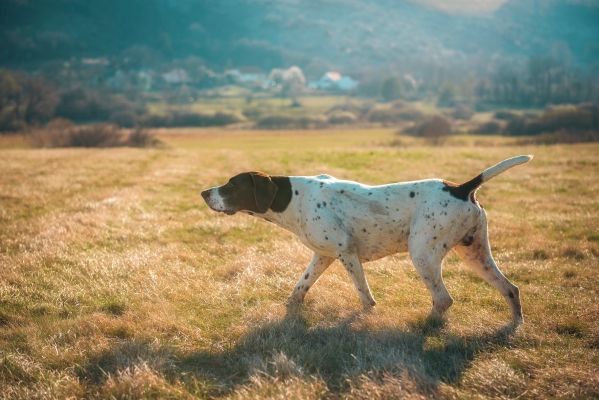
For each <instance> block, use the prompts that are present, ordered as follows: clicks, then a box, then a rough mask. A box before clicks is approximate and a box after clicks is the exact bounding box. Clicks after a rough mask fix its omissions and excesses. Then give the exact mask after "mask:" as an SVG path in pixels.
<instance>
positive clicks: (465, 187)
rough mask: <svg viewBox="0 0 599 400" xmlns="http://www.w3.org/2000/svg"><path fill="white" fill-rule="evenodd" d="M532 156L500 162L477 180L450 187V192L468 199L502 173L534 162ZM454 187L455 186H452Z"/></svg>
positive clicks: (476, 178)
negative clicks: (484, 184) (531, 161)
mask: <svg viewBox="0 0 599 400" xmlns="http://www.w3.org/2000/svg"><path fill="white" fill-rule="evenodd" d="M532 157H533V156H532V155H528V156H517V157H512V158H508V159H507V160H504V161H502V162H500V163H499V164H497V165H494V166H492V167H491V168H487V169H485V170H484V171H483V172H482V174H480V175H478V176H476V177H475V178H473V179H471V180H469V181H468V182H466V183H462V184H461V185H456V186H455V187H452V188H451V189H450V188H449V187H448V190H450V191H451V192H452V195H454V196H456V197H459V198H461V199H463V200H466V199H468V198H469V197H471V196H472V195H473V193H474V192H476V190H477V189H478V188H479V187H480V186H481V185H482V184H483V183H485V182H487V181H488V180H490V179H492V178H494V177H496V176H497V175H499V174H501V173H502V172H505V171H507V170H508V169H510V168H512V167H515V166H516V165H520V164H524V163H527V162H529V161H530V160H532ZM451 186H453V185H451Z"/></svg>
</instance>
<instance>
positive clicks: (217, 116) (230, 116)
mask: <svg viewBox="0 0 599 400" xmlns="http://www.w3.org/2000/svg"><path fill="white" fill-rule="evenodd" d="M207 121H208V123H209V125H206V126H225V125H231V124H237V123H239V122H243V121H245V117H244V116H243V115H240V114H238V113H235V112H231V111H217V112H216V113H214V114H212V118H207Z"/></svg>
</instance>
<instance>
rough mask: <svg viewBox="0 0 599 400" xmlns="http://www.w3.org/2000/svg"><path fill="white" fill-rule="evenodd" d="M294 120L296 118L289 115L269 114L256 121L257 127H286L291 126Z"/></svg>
mask: <svg viewBox="0 0 599 400" xmlns="http://www.w3.org/2000/svg"><path fill="white" fill-rule="evenodd" d="M293 122H294V118H293V117H289V116H287V115H267V116H265V117H262V118H260V119H259V120H258V122H256V128H262V129H284V128H289V127H290V126H291V125H292V124H293Z"/></svg>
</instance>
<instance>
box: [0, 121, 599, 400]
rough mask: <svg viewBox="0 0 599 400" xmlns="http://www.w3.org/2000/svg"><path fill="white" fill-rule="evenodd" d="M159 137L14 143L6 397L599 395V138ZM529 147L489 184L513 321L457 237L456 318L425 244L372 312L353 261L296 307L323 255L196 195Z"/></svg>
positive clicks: (379, 175) (375, 272)
mask: <svg viewBox="0 0 599 400" xmlns="http://www.w3.org/2000/svg"><path fill="white" fill-rule="evenodd" d="M158 134H159V135H160V137H161V139H162V140H164V141H165V142H166V143H167V145H168V146H166V147H165V148H161V149H131V148H114V149H52V150H47V149H46V150H36V149H28V148H19V147H23V146H24V143H25V142H20V141H19V140H18V139H10V140H9V139H7V140H6V141H0V146H3V147H4V148H3V149H2V150H0V187H1V188H2V190H1V192H0V263H1V266H2V267H1V268H0V398H10V399H15V398H23V399H29V398H72V397H100V398H132V399H133V398H192V397H200V398H281V399H283V398H285V399H287V398H365V399H375V398H473V399H477V398H481V399H482V398H519V399H540V398H581V399H583V398H599V322H598V319H599V305H598V304H597V301H598V300H599V268H598V259H599V196H597V193H599V144H586V145H556V146H539V147H533V146H518V145H516V144H513V143H512V142H508V141H507V140H504V139H505V138H493V137H487V138H482V137H481V138H476V137H466V136H464V137H458V138H455V139H451V140H450V141H448V142H446V143H445V145H444V146H439V145H438V144H439V143H437V145H434V143H431V142H420V141H416V140H412V141H410V142H409V143H408V142H402V143H398V142H397V139H396V138H395V137H394V135H393V132H392V130H388V129H387V130H386V129H379V130H371V131H368V130H354V131H352V130H330V131H303V132H302V131H291V132H276V131H271V132H262V131H239V130H216V129H214V130H208V129H205V130H197V129H180V130H163V131H158ZM427 143H428V145H427ZM392 144H393V145H392ZM518 154H535V158H534V160H533V161H531V162H530V163H528V164H526V165H523V166H519V167H516V168H514V169H512V170H510V171H508V172H506V173H504V174H502V175H501V176H499V177H496V178H495V179H493V180H492V181H491V182H489V183H487V184H486V185H485V186H484V187H483V188H482V189H481V190H480V191H479V194H478V198H479V199H480V201H481V202H482V203H483V204H484V206H485V208H486V210H487V213H488V218H489V225H490V238H491V244H492V249H493V252H494V256H495V259H496V260H497V262H498V264H499V267H500V269H501V270H502V271H503V272H504V274H505V275H506V276H507V277H508V278H509V279H510V280H511V281H512V282H513V283H515V284H516V285H518V286H519V288H520V293H521V296H522V304H523V309H524V318H525V324H524V325H523V326H522V327H521V328H519V329H518V330H516V331H513V330H512V329H510V326H509V321H510V314H509V310H508V307H507V304H506V303H505V301H504V300H503V298H502V297H501V296H500V294H499V293H498V292H497V291H496V290H494V289H492V288H491V287H490V286H489V285H488V284H486V283H485V282H483V281H482V280H481V279H479V278H478V277H477V276H476V275H475V274H473V273H472V272H470V271H469V270H468V269H467V268H466V267H465V265H464V264H463V263H462V262H461V260H460V259H459V258H458V257H457V256H456V255H455V254H453V253H451V254H450V255H449V256H448V257H447V258H446V260H445V262H444V267H443V276H444V279H445V282H446V285H447V287H448V289H449V291H450V293H451V294H452V296H453V298H454V300H455V302H454V305H453V307H452V308H451V309H450V310H449V312H448V313H447V315H446V317H445V318H444V319H443V321H430V320H428V319H427V318H426V316H427V313H428V311H429V310H430V306H431V304H430V302H431V300H430V296H429V294H428V292H427V290H426V288H425V286H424V284H423V283H422V282H421V280H420V279H419V278H418V276H417V274H416V272H415V270H414V268H413V266H412V264H411V261H410V259H409V256H408V255H407V254H398V255H395V256H392V257H388V258H385V259H382V260H378V261H375V262H371V263H367V264H365V270H366V276H367V278H368V280H369V284H370V287H371V289H372V291H373V294H374V296H375V298H376V300H377V302H378V305H377V307H376V308H375V309H374V310H373V311H371V312H365V311H363V310H362V308H361V305H360V302H359V300H358V296H357V294H356V292H355V290H354V288H353V285H352V283H351V281H350V279H349V277H348V276H347V274H346V273H345V272H344V270H343V268H342V266H341V265H340V264H339V263H338V262H335V263H334V264H333V265H332V266H331V267H330V268H329V270H328V271H327V272H326V273H325V274H324V275H323V277H322V278H321V279H320V281H319V282H318V283H317V284H316V285H315V286H314V287H313V288H312V290H310V292H309V294H308V296H307V297H306V302H305V303H304V305H303V306H302V307H297V308H292V309H287V308H286V307H285V304H284V303H285V300H286V298H287V296H288V295H289V294H290V293H291V290H292V288H293V285H294V284H295V282H296V280H297V278H298V277H299V275H300V274H301V273H302V272H303V271H304V269H305V267H306V265H307V263H308V261H309V259H310V257H311V253H310V251H309V250H308V249H307V248H305V247H304V246H303V245H302V244H301V243H300V242H299V241H298V240H297V239H296V238H295V237H294V236H293V235H292V234H290V233H288V232H286V231H284V230H282V229H280V228H278V227H276V226H274V225H271V224H269V223H267V222H263V221H260V220H257V219H253V218H252V217H249V216H246V215H235V216H226V215H222V214H217V213H215V212H212V211H210V210H209V209H208V208H207V207H206V205H205V204H204V202H203V201H202V199H201V197H200V195H199V194H200V191H201V190H203V189H205V188H208V187H211V186H215V185H219V184H222V183H224V182H225V181H226V180H227V179H228V177H230V176H231V175H233V174H235V173H238V172H241V171H244V170H262V171H265V172H267V173H272V174H286V175H315V174H321V173H328V174H331V175H333V176H336V177H338V178H344V179H351V180H357V181H361V182H363V183H368V184H373V185H374V184H382V183H388V182H394V181H404V180H417V179H425V178H432V177H442V178H445V179H448V180H451V181H454V182H464V181H466V180H468V179H470V178H472V177H474V176H475V175H477V174H478V173H480V172H481V171H482V170H483V169H485V168H487V167H489V166H491V165H493V164H495V163H496V162H499V161H501V160H503V159H505V158H508V157H511V156H514V155H518Z"/></svg>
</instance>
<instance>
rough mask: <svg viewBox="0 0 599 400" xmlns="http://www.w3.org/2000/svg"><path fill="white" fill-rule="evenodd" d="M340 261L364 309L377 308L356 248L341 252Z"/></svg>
mask: <svg viewBox="0 0 599 400" xmlns="http://www.w3.org/2000/svg"><path fill="white" fill-rule="evenodd" d="M352 248H353V250H352ZM339 261H341V264H343V267H344V268H345V270H346V271H347V273H348V274H349V276H350V278H351V280H352V281H353V282H354V286H355V287H356V290H357V291H358V296H360V301H361V302H362V306H363V307H364V309H369V308H372V307H374V306H376V301H375V300H374V297H373V296H372V293H371V292H370V287H369V286H368V282H367V281H366V276H365V275H364V268H363V267H362V263H361V262H360V258H359V257H358V253H357V252H356V251H355V246H349V249H344V250H343V251H342V252H340V253H339Z"/></svg>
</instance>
